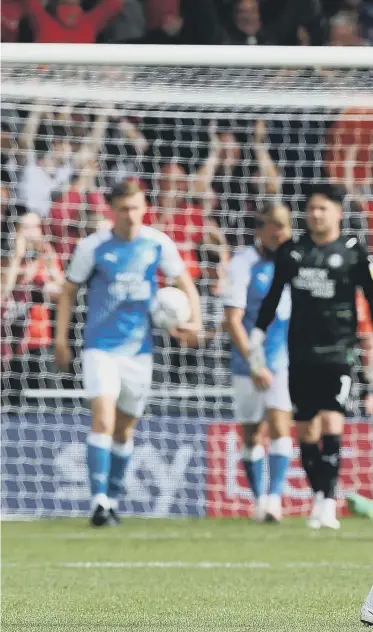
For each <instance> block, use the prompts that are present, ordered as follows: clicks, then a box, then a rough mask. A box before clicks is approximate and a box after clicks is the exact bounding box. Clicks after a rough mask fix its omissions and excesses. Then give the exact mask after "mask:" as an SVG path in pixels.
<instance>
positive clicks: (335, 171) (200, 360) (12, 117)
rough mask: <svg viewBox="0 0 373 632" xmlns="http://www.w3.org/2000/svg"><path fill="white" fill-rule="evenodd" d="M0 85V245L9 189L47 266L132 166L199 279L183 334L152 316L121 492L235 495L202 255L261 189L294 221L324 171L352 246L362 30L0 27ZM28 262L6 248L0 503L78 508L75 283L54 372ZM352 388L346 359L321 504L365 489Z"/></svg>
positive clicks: (262, 196)
mask: <svg viewBox="0 0 373 632" xmlns="http://www.w3.org/2000/svg"><path fill="white" fill-rule="evenodd" d="M1 98H2V134H3V135H4V141H5V143H4V142H3V147H4V148H5V149H4V157H5V163H4V164H3V167H2V191H3V190H4V196H5V198H4V199H5V200H6V204H5V206H6V210H5V223H4V219H3V237H2V240H3V241H2V257H3V258H4V261H5V262H6V265H8V264H9V261H10V260H11V258H12V253H13V252H14V244H15V235H16V233H15V229H16V226H17V225H18V224H20V223H22V221H23V220H22V217H23V215H22V212H20V208H21V207H22V205H23V206H24V207H25V208H26V209H27V210H29V211H33V212H34V213H36V214H37V215H40V217H41V223H40V230H42V234H43V240H44V242H45V243H49V244H50V245H51V246H52V247H53V248H54V249H55V251H56V253H57V263H56V264H55V265H57V266H60V268H61V269H62V268H65V267H66V265H67V263H68V261H69V259H70V257H71V253H72V249H73V247H74V244H75V243H76V242H77V240H78V239H79V238H80V237H83V236H84V235H85V234H87V232H88V231H89V230H93V229H94V228H95V227H97V226H101V225H103V224H104V225H107V222H110V210H109V208H108V205H107V201H106V198H105V196H106V195H107V193H108V191H109V190H110V187H111V186H112V184H113V183H114V182H116V181H118V180H119V179H122V178H124V177H135V178H138V179H139V180H140V182H141V183H142V185H143V187H144V190H145V191H146V193H147V196H148V202H149V214H148V215H149V217H148V221H151V222H155V223H156V225H157V226H158V227H160V228H161V229H162V230H165V232H167V233H168V234H170V236H171V237H173V238H174V239H175V241H176V242H177V245H178V247H179V249H180V252H181V254H182V256H183V258H184V259H185V261H186V264H187V266H188V267H189V269H190V270H191V272H192V274H193V276H194V278H195V279H196V281H197V282H198V283H199V288H200V291H201V295H202V311H203V318H204V323H205V326H206V328H207V329H216V335H215V337H214V338H213V339H212V340H210V341H208V342H204V343H203V344H201V345H200V346H199V347H196V348H193V349H186V348H181V349H180V348H178V347H177V346H176V344H175V342H174V341H172V340H171V339H170V338H169V337H168V336H167V335H165V334H164V332H155V371H154V383H153V388H152V393H151V398H150V402H149V406H148V409H147V411H146V414H145V415H144V417H143V419H142V420H141V421H140V422H139V425H138V428H137V430H136V437H135V444H136V450H135V455H134V458H133V461H132V463H131V465H130V469H129V472H128V476H127V479H126V494H125V498H124V501H123V503H122V505H121V509H123V510H125V511H126V512H127V513H128V514H130V515H132V514H134V515H151V516H169V515H176V516H177V515H182V516H184V515H198V516H206V515H207V516H237V515H247V513H248V512H249V510H250V506H251V503H252V497H251V493H250V491H249V490H248V489H247V485H246V483H245V479H244V474H243V470H242V466H241V463H240V458H239V449H240V432H239V428H238V426H237V423H236V421H237V420H235V417H234V409H233V402H232V389H231V381H230V374H229V341H228V340H227V336H226V334H225V333H224V330H223V328H222V325H221V322H222V314H223V309H222V303H221V298H219V297H220V294H219V292H220V289H221V284H223V282H224V279H223V278H221V279H220V281H219V283H220V284H219V283H217V279H216V275H217V269H219V274H222V277H223V276H224V273H223V271H222V270H223V268H224V266H223V263H224V261H225V259H224V253H225V251H226V250H229V251H230V252H233V251H234V250H235V248H237V247H240V246H243V245H245V244H248V243H251V242H252V239H253V226H254V224H253V215H254V213H255V210H256V209H257V208H260V207H261V205H262V204H263V203H265V202H266V201H267V200H273V199H280V198H281V199H283V200H284V202H285V203H287V204H288V205H289V206H290V208H291V211H292V217H293V225H294V230H295V231H299V230H301V229H303V227H304V218H303V202H304V195H305V190H306V187H307V185H308V184H309V183H311V182H312V181H319V180H325V179H332V180H334V181H338V182H340V183H341V184H343V185H344V186H345V187H346V189H347V196H346V204H345V209H344V210H345V213H344V222H343V229H344V230H345V231H347V232H348V231H350V232H354V233H356V232H358V233H359V236H360V237H361V239H362V240H364V241H365V242H366V243H367V245H368V247H369V248H372V246H373V182H372V174H371V165H372V148H373V49H371V48H368V47H356V48H344V47H331V48H329V47H294V48H292V47H267V46H264V47H256V46H247V47H240V46H210V47H207V46H193V47H190V46H139V45H119V46H118V45H83V44H79V45H70V44H64V45H60V44H32V45H31V44H30V45H29V44H3V45H2V97H1ZM61 138H63V139H64V140H67V141H68V142H67V143H65V144H63V147H62V148H61V143H60V144H59V142H60V141H61ZM58 152H60V153H63V152H65V153H63V155H62V157H61V155H59V154H58ZM57 154H58V155H57ZM44 156H48V160H50V161H51V163H48V164H52V163H53V161H54V160H55V158H56V157H57V158H58V161H57V162H55V163H53V164H54V168H55V169H56V170H57V169H58V175H59V179H58V182H57V181H56V182H55V183H54V184H55V185H56V186H53V187H50V188H49V189H48V187H47V188H46V189H45V178H44V184H43V181H42V180H40V188H42V187H44V189H45V190H44V189H43V196H40V190H39V191H38V187H36V189H37V190H36V192H35V187H33V186H32V184H33V183H34V182H35V178H38V177H40V176H41V177H42V178H43V177H44V175H45V173H44V172H43V169H44V171H45V169H46V167H45V166H44V163H43V162H40V158H43V157H44ZM56 165H57V166H56ZM27 170H28V171H27ZM41 171H42V172H43V173H42V175H41ZM35 174H36V175H35ZM3 180H4V181H3ZM2 199H3V195H2ZM4 228H5V233H4ZM32 266H34V268H35V263H33V262H31V263H30V261H26V263H25V264H24V268H22V270H20V271H19V275H18V278H17V279H16V281H15V282H14V284H13V287H12V288H10V290H9V293H8V295H7V296H6V299H5V302H4V304H3V306H2V316H3V328H2V331H3V333H2V343H3V349H4V353H3V361H2V363H3V367H2V374H3V375H2V382H3V384H2V387H3V388H2V400H3V412H2V433H3V434H2V437H3V440H2V449H3V458H2V468H3V514H4V515H5V516H9V517H15V518H17V517H20V516H23V515H25V516H30V517H33V516H62V515H83V514H85V513H86V512H87V511H88V508H89V503H88V486H87V473H86V469H85V460H84V441H85V436H86V433H87V430H88V425H89V413H88V410H87V404H86V401H85V399H84V395H85V393H84V390H83V388H82V382H81V367H80V362H79V357H80V349H81V346H82V327H83V323H84V314H85V300H84V293H83V292H81V293H80V294H79V297H78V304H77V309H76V311H75V314H74V326H73V330H72V333H71V339H72V341H73V342H72V344H73V345H74V347H75V348H76V359H75V362H74V376H69V375H61V374H59V373H56V371H55V369H54V366H53V358H52V351H51V336H52V332H53V319H54V314H55V309H54V302H55V297H53V296H52V295H50V294H48V292H46V291H44V289H45V286H46V284H47V281H50V280H51V278H50V277H49V276H48V275H50V274H51V271H50V269H48V266H47V265H46V264H45V262H44V263H43V262H41V263H40V266H42V269H43V272H42V273H41V272H40V271H39V272H40V273H39V276H38V275H37V274H36V272H35V270H34V269H33V268H32ZM43 266H44V267H43ZM55 276H56V273H55ZM57 276H58V275H57ZM56 278H57V277H56ZM25 279H26V280H25ZM214 283H215V285H214ZM35 305H37V306H38V309H35ZM42 318H43V319H44V320H43V321H41V319H42ZM38 319H39V320H38ZM41 322H42V324H43V327H44V329H43V331H44V334H43V335H45V336H46V339H45V340H44V341H43V340H41V339H40V327H41ZM38 327H39V329H38ZM36 330H38V331H39V340H38V341H35V339H34V338H35V336H36V338H37V335H36V334H35V331H36ZM45 332H46V333H45ZM33 337H34V338H33ZM30 340H31V342H32V344H31V343H30ZM362 394H363V390H362V384H361V372H360V370H359V367H358V361H357V365H356V371H355V383H354V391H353V396H352V399H351V412H350V414H351V419H350V421H349V422H348V424H347V430H346V434H345V442H344V446H343V470H342V476H341V485H340V490H339V493H340V502H341V507H344V504H343V499H344V497H345V496H346V494H347V493H348V492H350V491H359V492H361V493H363V494H365V495H368V496H372V495H373V474H372V473H373V454H372V445H373V435H372V426H371V424H370V422H369V421H368V420H367V419H366V418H364V417H363V406H362V404H361V398H362ZM309 501H310V493H309V490H308V487H307V484H306V481H305V478H304V474H303V472H302V470H301V467H300V462H299V455H298V450H297V447H296V445H295V448H294V459H293V463H292V468H291V471H290V474H289V479H288V484H287V488H286V494H285V501H284V502H285V510H286V513H287V514H288V515H298V514H300V513H304V512H305V511H306V510H307V509H308V505H309Z"/></svg>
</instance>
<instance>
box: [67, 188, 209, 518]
mask: <svg viewBox="0 0 373 632" xmlns="http://www.w3.org/2000/svg"><path fill="white" fill-rule="evenodd" d="M111 205H112V209H113V212H114V216H115V221H114V227H113V229H112V230H111V229H110V230H106V231H101V232H97V233H94V234H93V235H90V236H89V237H87V238H86V239H83V240H82V241H81V242H80V243H79V244H78V246H77V248H76V251H75V253H74V256H73V258H72V261H71V262H70V265H69V268H68V271H67V275H66V282H65V285H64V288H63V291H62V295H61V298H60V302H59V307H58V314H57V327H56V361H57V363H58V365H59V366H61V367H68V366H69V363H70V361H71V355H70V350H69V346H68V329H69V324H70V320H71V313H72V309H73V306H74V304H75V300H76V295H77V292H78V289H79V286H80V285H81V284H85V285H86V286H87V302H88V305H87V318H86V323H85V328H84V352H83V378H84V387H85V389H86V392H87V396H88V399H90V400H91V411H92V429H91V432H90V434H89V435H88V438H87V462H88V470H89V479H90V486H91V493H92V516H91V523H92V524H93V525H95V526H101V525H104V524H106V523H108V522H109V523H110V522H118V516H117V513H116V512H117V505H118V497H119V494H120V492H121V489H122V483H123V479H124V474H125V471H126V468H127V466H128V461H129V458H130V456H131V454H132V451H133V441H132V434H133V428H134V426H135V424H136V421H137V419H138V417H140V416H141V415H142V413H143V411H144V407H145V404H146V400H147V397H148V394H149V391H150V387H151V380H152V335H151V326H150V307H151V303H152V300H153V298H154V295H155V292H156V290H157V272H158V270H161V271H162V272H163V274H164V275H165V276H166V277H172V278H173V279H174V280H175V283H176V285H177V286H178V287H179V288H180V289H181V290H183V291H184V292H185V293H186V294H187V296H188V298H189V302H190V306H191V313H192V316H191V320H190V322H189V323H187V324H186V325H185V327H183V328H182V331H180V332H179V333H180V336H181V335H183V334H185V329H186V330H194V331H196V330H198V329H199V328H200V307H199V296H198V292H197V290H196V288H195V286H194V283H193V281H192V279H191V277H190V275H189V273H188V272H187V271H186V270H185V268H184V264H183V261H182V259H181V257H180V255H179V253H178V251H177V248H176V245H175V244H174V242H173V241H172V240H171V239H170V238H169V237H168V236H167V235H165V234H164V233H161V232H160V231H158V230H156V229H155V228H152V227H149V226H144V225H143V224H142V219H143V216H144V214H145V211H146V201H145V196H144V193H143V191H142V190H141V188H140V187H139V185H138V184H137V183H136V182H135V181H128V182H121V183H120V184H118V185H116V186H115V188H114V190H113V192H112V197H111ZM173 334H175V335H177V331H176V332H173Z"/></svg>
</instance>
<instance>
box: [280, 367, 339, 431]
mask: <svg viewBox="0 0 373 632" xmlns="http://www.w3.org/2000/svg"><path fill="white" fill-rule="evenodd" d="M350 390H351V367H350V366H348V365H340V364H324V365H321V364H318V365H310V364H298V363H297V364H292V363H290V366H289V391H290V398H291V401H292V404H293V412H294V419H295V421H310V420H311V419H313V417H315V416H316V415H317V414H318V413H319V412H320V410H335V411H338V412H340V413H343V414H344V413H345V405H346V402H347V399H348V396H349V394H350Z"/></svg>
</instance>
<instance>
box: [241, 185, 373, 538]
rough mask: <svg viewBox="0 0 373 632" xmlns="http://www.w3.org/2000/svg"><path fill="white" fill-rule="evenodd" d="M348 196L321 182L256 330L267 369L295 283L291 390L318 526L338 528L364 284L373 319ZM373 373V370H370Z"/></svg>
mask: <svg viewBox="0 0 373 632" xmlns="http://www.w3.org/2000/svg"><path fill="white" fill-rule="evenodd" d="M343 197H344V193H343V191H341V190H340V188H339V187H337V186H334V185H331V184H320V185H319V186H316V185H314V186H313V188H312V190H311V192H310V194H309V195H308V198H307V202H306V223H307V227H308V231H307V232H306V234H304V235H303V236H301V237H300V238H299V239H292V240H289V241H287V242H286V243H285V244H283V245H282V246H281V247H280V249H279V250H278V253H277V258H276V265H275V273H274V278H273V282H272V285H271V288H270V290H269V293H268V294H267V296H266V298H265V299H264V301H263V303H262V306H261V309H260V312H259V315H258V319H257V322H256V328H255V329H254V330H253V332H252V334H251V347H250V348H251V352H250V356H249V358H250V359H249V361H250V364H251V365H255V366H258V367H259V366H261V365H263V366H265V364H264V353H263V347H262V343H263V341H264V338H265V332H266V330H267V327H268V326H269V324H270V323H271V321H272V320H273V318H274V316H275V311H276V308H277V305H278V303H279V301H280V298H281V294H282V290H283V288H284V286H285V285H286V284H289V285H290V288H291V297H292V311H291V319H290V327H289V339H288V343H289V390H290V397H291V400H292V403H293V407H294V418H295V420H296V422H297V432H298V438H299V442H300V449H301V456H302V464H303V467H304V470H305V472H306V474H307V477H308V480H309V482H310V485H311V487H312V489H313V491H314V495H315V496H314V504H313V508H312V511H311V515H310V518H309V525H310V526H311V527H313V528H320V527H329V528H332V529H338V528H339V526H340V524H339V522H338V520H337V518H336V500H335V491H336V485H337V480H338V472H339V464H340V447H341V436H342V433H343V424H344V412H345V410H344V406H345V403H346V400H347V399H348V396H349V392H350V386H351V369H352V365H353V362H354V345H355V337H356V326H357V317H356V305H355V295H356V289H357V288H358V287H361V288H362V290H363V291H364V294H365V296H366V298H367V301H368V303H369V308H370V312H371V314H372V317H373V280H372V276H371V273H370V270H369V261H368V258H367V254H366V252H365V251H364V248H363V247H362V246H361V245H360V244H359V241H358V238H357V237H355V236H351V235H349V236H343V235H342V234H341V220H342V213H343V208H342V204H343ZM368 373H369V374H370V377H371V376H372V370H370V371H369V372H368Z"/></svg>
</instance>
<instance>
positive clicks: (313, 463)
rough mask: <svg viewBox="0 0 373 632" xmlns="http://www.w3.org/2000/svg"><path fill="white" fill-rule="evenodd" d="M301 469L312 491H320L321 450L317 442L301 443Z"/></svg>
mask: <svg viewBox="0 0 373 632" xmlns="http://www.w3.org/2000/svg"><path fill="white" fill-rule="evenodd" d="M300 453H301V456H302V465H303V469H304V471H305V472H306V474H307V478H308V481H309V484H310V485H311V487H312V489H313V491H314V492H319V491H321V489H322V487H321V479H320V473H321V467H322V464H321V452H320V448H319V444H318V443H301V444H300Z"/></svg>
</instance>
